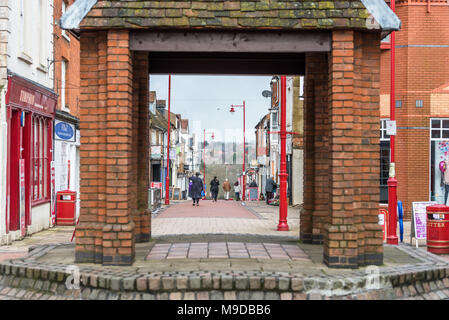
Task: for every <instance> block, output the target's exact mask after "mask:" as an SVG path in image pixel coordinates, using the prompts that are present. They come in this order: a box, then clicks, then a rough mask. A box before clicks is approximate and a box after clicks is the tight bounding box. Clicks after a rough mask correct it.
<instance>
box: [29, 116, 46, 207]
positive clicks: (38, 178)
mask: <svg viewBox="0 0 449 320" xmlns="http://www.w3.org/2000/svg"><path fill="white" fill-rule="evenodd" d="M48 122H49V120H47V119H46V118H43V117H38V116H36V117H34V119H33V129H32V131H33V153H32V154H33V159H32V165H33V193H32V195H33V201H44V200H48V199H49V192H48V188H49V168H48V166H49V160H48V159H49V149H50V144H51V139H48Z"/></svg>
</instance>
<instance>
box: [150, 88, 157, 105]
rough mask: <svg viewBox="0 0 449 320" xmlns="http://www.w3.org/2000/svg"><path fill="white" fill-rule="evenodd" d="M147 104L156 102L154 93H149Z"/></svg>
mask: <svg viewBox="0 0 449 320" xmlns="http://www.w3.org/2000/svg"><path fill="white" fill-rule="evenodd" d="M149 100H150V101H149V102H150V103H154V102H155V100H156V91H150V96H149Z"/></svg>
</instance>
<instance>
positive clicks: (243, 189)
mask: <svg viewBox="0 0 449 320" xmlns="http://www.w3.org/2000/svg"><path fill="white" fill-rule="evenodd" d="M235 108H243V165H242V171H243V179H242V180H243V182H242V200H243V201H245V189H246V188H245V186H246V174H245V160H246V146H245V101H243V104H242V105H235V104H233V105H231V109H230V110H229V112H230V113H231V114H234V113H235Z"/></svg>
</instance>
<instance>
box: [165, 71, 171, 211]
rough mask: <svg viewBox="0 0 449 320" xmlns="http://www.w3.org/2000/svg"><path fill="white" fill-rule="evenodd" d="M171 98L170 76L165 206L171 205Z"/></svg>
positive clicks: (169, 77) (169, 80) (169, 79)
mask: <svg viewBox="0 0 449 320" xmlns="http://www.w3.org/2000/svg"><path fill="white" fill-rule="evenodd" d="M170 96H171V75H169V76H168V116H167V118H168V124H167V174H166V176H165V204H166V205H168V204H170V196H169V195H170V186H169V183H170Z"/></svg>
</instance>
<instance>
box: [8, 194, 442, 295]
mask: <svg viewBox="0 0 449 320" xmlns="http://www.w3.org/2000/svg"><path fill="white" fill-rule="evenodd" d="M214 205H215V207H214ZM220 205H222V203H220V202H219V203H216V204H214V203H212V202H210V201H203V202H201V205H200V207H192V206H191V205H190V202H185V203H183V202H172V204H171V205H170V206H168V207H164V208H163V210H162V211H161V212H160V213H158V214H156V215H154V216H153V219H152V228H153V229H152V240H151V241H150V242H149V243H141V244H136V262H135V263H134V264H133V266H129V267H103V266H101V265H94V264H76V263H75V262H74V244H73V243H70V238H71V236H72V232H73V227H57V228H53V229H50V230H47V231H43V232H40V233H37V234H34V235H33V236H31V237H26V238H25V239H24V240H22V241H16V242H14V243H12V244H11V245H8V246H3V247H0V300H16V299H38V300H60V299H100V300H104V299H164V300H166V299H173V300H175V299H185V300H190V299H198V300H201V299H226V300H233V299H239V300H246V299H268V300H273V299H284V300H296V299H313V300H319V299H421V300H422V299H424V300H426V299H429V300H442V299H444V300H446V299H448V298H449V292H448V290H449V258H448V256H436V255H432V254H429V253H427V252H426V248H425V246H423V245H425V242H424V243H423V242H422V241H421V242H420V248H419V249H416V248H415V247H414V246H410V245H409V239H408V238H406V236H407V234H409V233H408V232H409V230H410V229H409V228H410V223H408V222H406V223H405V234H404V235H405V239H404V243H403V244H400V245H399V246H389V245H385V246H384V266H381V267H379V268H377V269H376V270H377V271H378V272H379V278H378V279H379V281H380V287H379V288H380V289H378V290H377V289H376V290H367V286H366V284H367V272H368V271H367V270H368V269H367V268H359V269H357V270H350V269H330V268H327V267H326V266H325V265H324V264H323V263H322V257H323V251H322V246H319V245H307V244H302V243H299V242H298V234H299V230H298V229H299V210H300V208H299V207H296V208H289V216H288V222H289V225H290V231H288V232H279V231H276V226H277V222H278V210H279V208H278V207H275V206H267V205H265V204H264V203H261V202H247V203H245V205H242V203H238V202H231V201H230V202H228V203H224V204H223V206H222V208H226V210H222V209H220V208H218V206H220ZM177 208H184V209H183V210H176V209H177ZM200 208H203V209H200ZM209 208H210V209H209ZM193 209H200V210H202V211H200V210H197V211H196V212H195V211H193ZM208 212H211V214H210V215H208ZM230 212H232V213H230ZM413 244H414V243H413ZM2 260H3V261H2ZM70 268H77V270H79V271H80V273H81V283H82V287H81V288H80V289H76V288H75V289H71V288H68V287H67V285H66V282H65V281H66V280H67V278H68V276H69V275H70V274H71V273H70V272H71V271H70V270H72V269H70Z"/></svg>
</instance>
